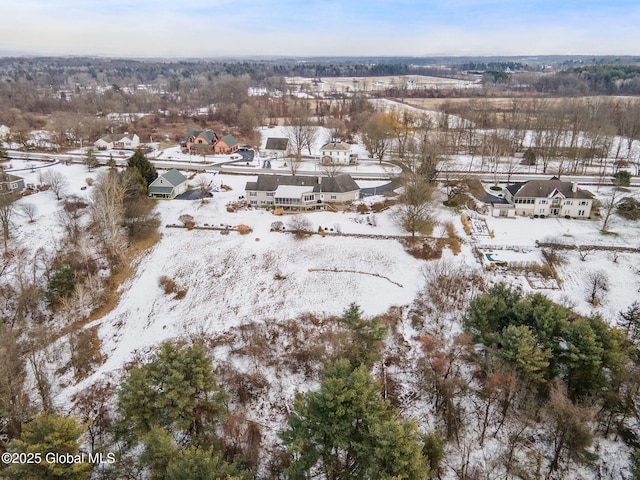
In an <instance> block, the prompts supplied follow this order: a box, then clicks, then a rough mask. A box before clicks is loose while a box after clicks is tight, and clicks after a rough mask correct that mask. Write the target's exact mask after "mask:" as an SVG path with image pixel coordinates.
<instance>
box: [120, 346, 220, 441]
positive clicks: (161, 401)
mask: <svg viewBox="0 0 640 480" xmlns="http://www.w3.org/2000/svg"><path fill="white" fill-rule="evenodd" d="M226 399H227V395H226V394H225V393H224V392H223V391H222V390H221V389H220V388H219V387H218V385H217V383H216V380H215V377H214V375H213V369H212V367H211V362H210V361H209V359H208V358H207V356H206V354H205V352H204V349H203V348H202V347H200V346H191V347H183V346H180V345H175V344H172V343H165V344H163V345H162V346H161V347H160V351H159V352H158V353H157V355H156V356H155V357H154V358H153V360H152V361H151V362H149V363H147V364H145V365H141V366H139V367H136V368H134V369H132V370H131V372H130V373H129V377H128V378H127V379H126V380H125V382H124V383H123V385H122V388H121V389H120V391H119V393H118V411H119V413H120V415H121V417H122V419H121V422H120V425H121V428H122V429H124V430H126V431H128V432H129V433H130V434H131V436H132V437H133V438H134V439H138V440H139V439H141V438H143V437H144V435H146V434H148V433H149V432H151V431H152V429H153V428H154V427H161V428H163V429H165V430H166V431H167V432H169V433H171V434H172V435H173V437H174V438H180V437H182V439H183V442H184V443H185V444H195V445H203V444H205V445H207V444H209V443H210V442H211V441H212V438H213V437H214V435H215V428H216V425H217V423H218V421H219V420H220V418H221V417H222V416H223V415H224V414H225V413H226V407H225V402H226Z"/></svg>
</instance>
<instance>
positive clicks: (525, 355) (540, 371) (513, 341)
mask: <svg viewBox="0 0 640 480" xmlns="http://www.w3.org/2000/svg"><path fill="white" fill-rule="evenodd" d="M501 344H502V349H501V350H500V351H499V356H500V357H501V359H502V360H503V361H504V362H505V363H507V365H510V366H512V367H513V368H514V369H515V370H516V371H518V372H519V373H520V374H521V375H522V376H523V377H524V378H525V379H527V380H528V381H530V382H532V383H533V384H534V385H539V384H543V383H545V381H546V374H547V368H548V367H549V360H548V356H549V354H548V353H547V352H544V351H543V350H542V349H541V348H540V346H539V345H538V339H537V338H536V336H535V335H534V334H533V332H532V331H531V329H530V328H529V327H528V326H526V325H520V326H516V325H509V326H508V327H506V328H505V329H504V330H503V331H502V341H501Z"/></svg>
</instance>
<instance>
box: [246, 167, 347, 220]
mask: <svg viewBox="0 0 640 480" xmlns="http://www.w3.org/2000/svg"><path fill="white" fill-rule="evenodd" d="M245 191H246V198H247V201H248V202H249V204H250V205H253V206H255V207H282V208H283V209H284V210H290V211H293V210H296V211H308V210H324V209H326V208H327V205H328V204H341V203H342V204H344V203H351V202H353V201H355V200H358V199H359V198H360V187H359V186H358V184H357V183H356V182H355V181H354V180H353V178H351V175H346V174H345V175H336V176H335V177H308V176H295V177H292V176H287V175H258V181H257V182H247V184H246V187H245Z"/></svg>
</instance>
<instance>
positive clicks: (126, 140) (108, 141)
mask: <svg viewBox="0 0 640 480" xmlns="http://www.w3.org/2000/svg"><path fill="white" fill-rule="evenodd" d="M93 145H94V147H96V148H97V149H98V150H112V149H118V150H135V149H136V148H138V147H139V146H140V137H138V135H136V134H135V133H133V134H131V133H123V134H118V133H111V134H109V135H105V136H104V137H101V138H100V139H98V140H96V141H95V142H94V143H93Z"/></svg>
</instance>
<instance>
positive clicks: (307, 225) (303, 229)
mask: <svg viewBox="0 0 640 480" xmlns="http://www.w3.org/2000/svg"><path fill="white" fill-rule="evenodd" d="M288 227H289V230H290V231H292V232H293V233H295V234H296V238H304V237H305V236H307V235H309V234H310V233H311V222H310V221H309V219H308V218H307V217H305V216H304V215H295V216H294V217H291V220H289V225H288Z"/></svg>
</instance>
